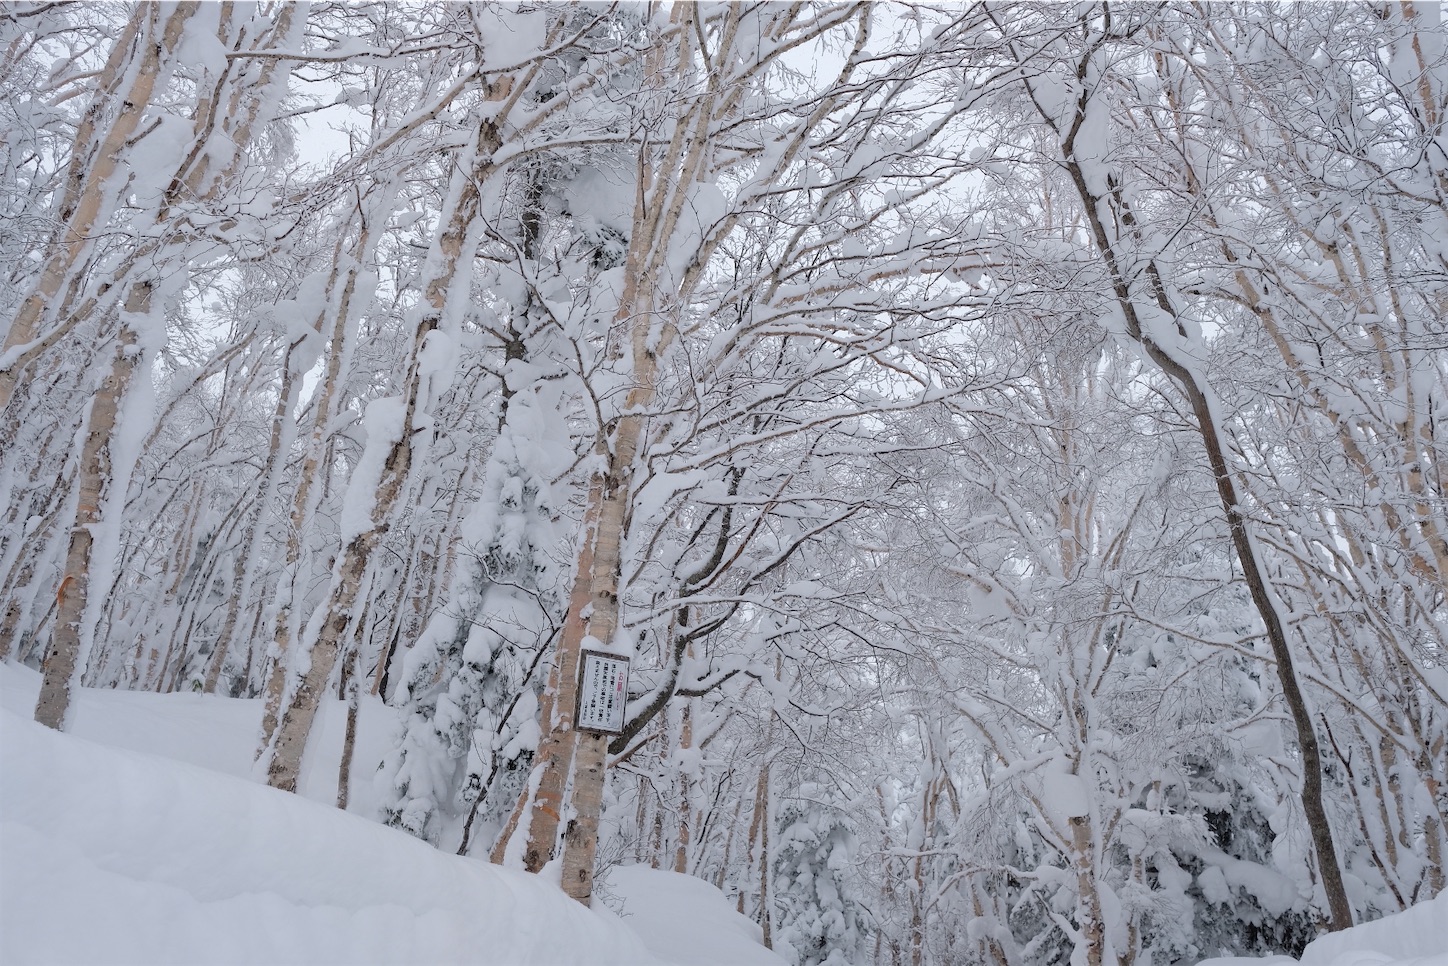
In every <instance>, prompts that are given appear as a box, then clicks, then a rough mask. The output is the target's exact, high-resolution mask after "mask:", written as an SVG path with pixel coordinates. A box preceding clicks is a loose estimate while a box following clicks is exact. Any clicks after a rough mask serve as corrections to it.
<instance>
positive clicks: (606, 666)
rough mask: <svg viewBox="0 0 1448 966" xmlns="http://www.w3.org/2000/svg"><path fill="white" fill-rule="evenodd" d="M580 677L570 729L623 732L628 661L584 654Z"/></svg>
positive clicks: (596, 653)
mask: <svg viewBox="0 0 1448 966" xmlns="http://www.w3.org/2000/svg"><path fill="white" fill-rule="evenodd" d="M581 677H582V679H583V680H582V681H581V682H580V683H579V686H578V712H577V714H575V715H574V721H575V722H577V723H576V724H575V725H574V727H575V728H577V729H578V730H579V731H599V732H603V733H605V734H611V735H616V734H618V733H619V732H621V731H623V706H624V703H625V702H626V701H627V700H628V658H624V657H619V656H618V655H616V654H604V653H602V652H601V651H584V652H583V670H582V672H581Z"/></svg>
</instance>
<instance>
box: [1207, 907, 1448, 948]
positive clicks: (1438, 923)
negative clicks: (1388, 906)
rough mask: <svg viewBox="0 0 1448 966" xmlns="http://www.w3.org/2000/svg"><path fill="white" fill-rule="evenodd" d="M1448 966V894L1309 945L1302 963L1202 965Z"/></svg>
mask: <svg viewBox="0 0 1448 966" xmlns="http://www.w3.org/2000/svg"><path fill="white" fill-rule="evenodd" d="M1299 962H1300V964H1301V966H1448V892H1445V893H1443V894H1441V895H1439V896H1438V898H1436V899H1432V900H1430V901H1428V902H1423V903H1419V904H1418V905H1416V906H1414V907H1413V908H1411V909H1409V910H1407V911H1406V912H1400V913H1398V914H1397V915H1396V916H1388V917H1386V918H1384V919H1379V920H1377V921H1376V922H1369V923H1364V924H1363V925H1361V926H1354V927H1353V928H1351V929H1344V930H1343V931H1342V932H1337V933H1329V934H1328V935H1326V936H1323V937H1321V938H1319V939H1315V940H1313V941H1312V942H1310V943H1308V944H1307V948H1306V949H1304V950H1303V951H1302V959H1301V960H1300V961H1299V960H1296V959H1291V958H1289V957H1287V956H1268V957H1265V958H1261V959H1252V958H1249V957H1240V956H1228V957H1223V958H1220V959H1207V960H1203V961H1202V962H1201V963H1199V964H1198V966H1297V964H1298V963H1299Z"/></svg>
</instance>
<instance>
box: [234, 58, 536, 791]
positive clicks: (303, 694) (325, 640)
mask: <svg viewBox="0 0 1448 966" xmlns="http://www.w3.org/2000/svg"><path fill="white" fill-rule="evenodd" d="M507 89H509V88H508V87H507V86H505V87H503V88H502V93H503V94H504V95H505V94H506V92H507ZM498 90H499V88H494V91H492V92H490V93H495V92H497V91H498ZM500 123H501V121H500V118H497V117H491V118H488V119H486V120H484V121H482V122H481V123H480V124H479V125H478V133H477V138H476V141H475V143H474V145H473V150H472V152H471V158H470V159H465V163H462V164H459V165H458V168H457V171H456V173H455V174H454V176H453V183H452V190H451V192H450V201H449V208H450V209H451V210H450V211H448V212H447V214H446V215H445V217H444V218H443V219H442V223H443V225H445V228H444V230H443V232H442V234H441V236H440V237H439V238H438V239H437V241H436V243H435V244H434V246H433V247H434V251H433V253H432V257H430V258H429V260H428V261H429V264H431V265H432V266H434V267H433V270H432V275H431V277H430V278H429V279H428V280H427V282H426V284H425V286H424V290H423V298H422V302H421V304H420V306H419V309H418V313H419V318H418V321H417V329H416V332H415V334H414V338H413V341H412V349H411V353H410V355H409V359H408V362H407V366H408V371H407V376H406V380H405V382H404V384H403V385H404V390H403V398H402V400H401V404H402V413H401V414H400V415H401V419H399V420H397V421H396V425H394V426H390V427H388V426H385V423H386V422H388V421H389V420H387V419H385V418H378V419H377V420H375V421H374V422H373V424H372V427H371V429H372V430H373V431H374V432H375V433H377V434H378V437H379V438H376V439H369V440H368V444H367V446H368V450H369V451H374V450H376V449H382V448H385V456H383V458H382V470H381V474H380V477H378V478H377V479H376V487H375V490H373V491H372V492H373V496H372V500H371V507H370V511H369V512H368V514H367V520H366V523H365V524H364V525H363V529H362V530H361V532H358V533H355V534H353V535H351V536H350V537H348V538H347V540H346V543H345V545H344V546H343V548H342V552H341V553H340V554H339V555H338V558H337V563H336V564H335V566H334V568H333V572H332V582H331V586H330V587H329V589H328V592H327V600H326V603H325V604H324V605H323V607H324V608H325V610H324V613H323V616H322V619H321V621H320V623H319V624H318V625H317V627H316V630H315V631H313V630H312V629H311V628H310V627H309V628H308V630H307V632H306V636H307V637H311V638H312V640H311V641H310V646H307V643H308V642H306V641H305V640H304V641H303V642H301V643H302V644H303V648H302V653H301V654H298V655H296V657H297V658H298V660H297V661H296V662H295V663H297V664H299V665H301V667H300V668H299V669H298V670H297V671H296V679H295V681H294V686H293V688H291V689H290V694H289V700H288V701H286V702H285V710H284V711H283V712H282V713H281V716H280V718H279V719H278V720H277V724H276V729H275V732H274V733H273V735H272V736H271V740H270V743H269V745H268V746H267V747H266V748H265V749H264V750H263V753H262V760H261V764H262V765H263V766H264V767H265V770H266V776H267V783H268V784H269V785H271V786H272V787H274V788H281V789H284V790H286V791H296V787H297V777H298V774H299V773H300V770H301V763H302V753H303V751H304V750H305V748H306V743H307V738H308V737H309V736H310V734H311V731H312V723H313V721H314V720H315V719H316V715H317V709H318V707H319V705H320V702H321V699H322V695H323V694H324V693H325V692H326V686H327V680H328V679H329V678H330V677H331V674H332V669H333V667H334V666H335V665H336V661H337V656H338V654H339V652H340V650H341V647H342V644H343V642H344V640H345V636H346V632H347V629H348V627H349V626H350V625H351V622H352V616H353V614H354V612H355V610H356V607H357V603H358V600H359V596H360V593H361V590H362V587H363V585H364V582H365V577H366V574H367V568H368V566H369V565H370V562H371V558H372V552H373V550H375V549H376V547H377V545H378V543H380V542H381V539H382V536H383V534H384V533H385V532H386V530H387V528H388V525H389V521H390V520H391V518H392V516H393V513H394V511H395V510H396V509H397V508H398V505H399V499H400V497H401V496H402V494H403V492H404V491H405V489H406V488H407V484H408V483H409V479H408V477H409V473H410V472H411V469H412V464H413V459H414V456H415V452H414V444H413V437H414V436H415V435H416V434H415V427H416V425H417V419H418V416H419V415H420V414H419V413H418V411H417V410H418V407H419V405H422V404H423V401H424V400H425V398H426V395H427V392H428V389H429V383H428V376H427V374H426V373H424V371H423V369H422V350H423V348H424V345H425V343H426V342H427V339H428V336H430V335H431V334H432V333H433V332H435V331H437V330H438V329H439V328H440V327H441V325H442V320H443V316H444V313H445V312H446V309H447V299H448V293H449V291H450V290H451V288H452V287H453V278H454V276H455V275H456V273H457V272H458V271H459V270H466V266H467V264H468V262H469V261H470V259H471V257H472V252H473V250H474V249H475V247H476V245H477V227H476V222H477V219H478V215H479V211H480V205H481V201H482V194H481V186H482V185H483V184H484V183H485V182H486V181H487V180H488V179H489V178H490V177H492V176H493V175H494V174H495V173H496V171H497V166H496V165H495V164H494V162H493V157H494V155H495V154H496V153H497V151H498V149H499V148H500V147H501V146H502V144H501V139H500V138H499V133H498V132H499V130H500V128H499V125H500ZM383 402H389V403H390V402H391V401H390V400H388V401H382V400H379V401H375V402H374V403H373V404H372V405H373V406H378V405H379V404H381V403H383ZM369 409H370V407H369ZM384 431H385V432H386V433H388V434H389V436H382V435H381V434H382V433H383V432H384ZM368 460H369V455H367V454H364V456H363V457H362V460H361V462H362V463H364V464H365V463H367V462H368ZM359 483H361V488H358V484H359ZM371 483H372V481H371V480H366V481H359V480H355V479H354V481H353V484H352V487H353V488H355V489H349V494H350V496H351V497H353V498H355V499H358V500H364V499H367V497H368V494H367V493H365V492H362V490H363V489H366V488H368V487H370V485H371ZM283 664H284V662H283V661H282V660H281V659H278V667H279V668H280V667H281V666H283ZM268 697H269V698H270V695H269V696H268Z"/></svg>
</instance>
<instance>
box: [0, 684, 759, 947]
mask: <svg viewBox="0 0 1448 966" xmlns="http://www.w3.org/2000/svg"><path fill="white" fill-rule="evenodd" d="M0 681H3V684H4V687H3V691H4V698H5V700H4V704H5V705H6V710H3V711H0V776H3V781H0V962H3V963H6V964H15V966H19V964H51V963H54V964H61V963H75V964H87V966H97V964H127V963H134V964H146V966H152V964H163V963H175V964H187V966H192V964H228V963H235V964H263V963H265V964H273V963H276V964H282V963H298V964H301V963H305V964H324V963H337V964H344V963H345V964H368V963H389V964H394V963H395V964H405V963H417V964H443V963H480V964H481V963H486V964H507V966H530V964H540V966H541V964H547V966H554V964H566V963H589V964H593V963H598V964H602V963H619V964H630V966H632V964H638V966H646V964H650V963H661V962H667V963H678V964H698V966H723V964H770V966H779V964H781V963H782V962H783V960H781V959H779V958H778V957H777V956H775V955H774V954H773V953H771V952H769V951H768V950H766V949H764V947H763V946H761V945H758V939H759V930H758V927H757V926H755V925H754V923H752V922H750V921H749V920H747V919H745V918H744V917H742V916H739V915H737V914H736V913H735V912H734V910H733V909H732V908H731V907H730V905H729V904H728V902H727V901H726V900H725V898H724V896H723V895H722V894H721V893H720V892H719V891H718V890H717V889H714V888H713V887H712V886H710V885H708V884H707V883H704V882H701V881H699V880H696V879H691V878H689V877H687V876H677V875H674V874H672V873H663V872H655V871H653V870H650V869H638V868H618V869H614V870H613V871H612V874H611V875H610V876H609V877H608V879H607V881H605V883H604V886H603V890H602V891H605V892H606V893H607V894H608V895H609V896H610V901H611V902H612V903H613V904H614V906H615V907H617V908H618V909H619V911H620V914H621V915H615V914H614V913H613V912H611V911H609V910H608V909H606V908H604V909H595V910H589V909H585V908H583V907H582V906H580V905H578V904H577V903H576V902H573V901H572V900H571V899H568V898H567V897H566V896H564V894H563V893H562V892H561V891H560V890H559V889H558V888H557V887H556V886H555V885H553V884H551V883H549V882H548V881H546V880H545V879H543V878H540V877H536V876H531V875H528V874H526V873H522V872H514V871H511V870H505V869H500V868H497V867H495V866H491V865H489V864H487V863H486V862H481V861H479V860H477V859H464V858H459V857H457V856H454V855H450V854H447V853H444V852H441V851H439V850H437V849H434V848H432V847H431V846H429V845H427V844H425V843H423V842H420V841H418V840H416V839H413V838H410V837H409V836H407V835H404V834H402V833H399V832H397V831H395V830H393V829H388V828H384V827H383V826H381V825H379V824H377V823H375V822H372V821H370V820H368V819H366V818H363V817H360V816H358V815H355V814H348V813H345V812H341V811H339V810H337V809H336V808H332V807H329V806H327V805H324V804H321V803H319V802H316V801H308V800H307V799H306V798H304V797H302V796H298V795H289V794H285V793H283V792H278V791H276V790H274V789H271V788H268V787H266V786H264V785H261V784H258V783H256V782H253V781H250V780H248V779H246V778H243V777H238V776H237V775H236V774H235V773H236V772H242V773H244V772H245V769H246V768H247V765H248V764H249V761H248V759H249V757H250V752H249V746H250V741H251V736H252V735H253V734H254V733H255V731H254V729H255V726H256V718H257V716H258V715H259V712H260V709H259V708H257V707H252V705H254V704H255V702H245V701H232V700H228V699H219V698H211V697H206V698H202V697H201V696H196V695H185V696H182V695H165V696H161V695H140V694H126V693H122V692H114V691H112V692H92V691H88V692H85V693H83V694H82V695H81V696H80V698H81V701H80V705H79V707H78V711H79V716H78V717H77V730H78V731H80V732H81V733H82V734H89V735H92V736H94V737H95V738H96V739H97V740H98V741H104V742H105V744H101V743H97V741H92V740H87V739H86V738H84V737H77V736H73V735H69V734H64V735H63V734H58V733H56V732H53V731H51V730H49V729H47V728H44V727H41V726H40V725H37V724H35V723H34V722H32V721H30V720H29V719H28V718H27V717H23V716H22V715H21V714H18V713H16V712H20V711H22V710H23V709H24V706H25V702H26V700H27V699H29V700H31V701H33V693H34V689H33V687H32V685H33V684H35V683H36V678H35V676H34V675H32V674H31V673H30V672H26V671H23V670H17V669H14V668H6V669H4V670H3V671H0ZM379 710H380V706H379ZM377 730H378V732H379V733H380V732H381V731H382V730H384V729H382V728H381V725H380V724H379V725H378V729H377ZM143 741H144V742H146V743H148V744H150V745H152V746H154V747H158V748H161V749H164V750H165V751H166V753H167V754H168V755H170V756H173V757H176V758H184V759H187V760H173V758H172V757H160V756H158V755H153V754H149V753H146V752H142V751H138V750H135V747H136V745H137V744H138V743H140V742H143ZM115 745H121V746H122V747H115ZM126 745H130V746H131V747H125V746H126ZM208 749H209V751H208ZM319 757H322V756H319ZM203 762H205V763H206V764H207V765H215V766H219V767H220V768H221V770H220V771H218V770H214V768H212V767H202V763H203ZM359 767H363V768H365V767H367V765H366V764H365V763H364V762H359ZM325 770H327V769H324V768H323V767H322V764H321V762H319V763H318V766H317V768H316V771H317V772H318V775H317V778H316V781H317V783H318V785H319V786H320V785H321V784H324V782H323V781H322V776H321V773H322V772H323V771H325ZM331 770H332V771H333V772H335V765H332V768H331ZM228 771H229V772H232V773H233V774H226V773H225V772H228ZM332 788H333V789H335V777H333V778H332ZM317 791H318V792H319V793H320V794H318V796H317V797H319V798H324V796H325V795H327V794H330V791H328V790H327V789H323V788H321V787H318V788H317Z"/></svg>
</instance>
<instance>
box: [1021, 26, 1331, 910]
mask: <svg viewBox="0 0 1448 966" xmlns="http://www.w3.org/2000/svg"><path fill="white" fill-rule="evenodd" d="M1097 53H1098V50H1097V48H1095V47H1093V48H1090V49H1088V50H1087V52H1086V53H1085V54H1084V55H1083V58H1082V60H1081V62H1080V64H1079V65H1078V77H1079V78H1082V79H1084V78H1085V77H1086V76H1087V69H1088V66H1089V62H1090V60H1091V59H1092V58H1093V57H1094V56H1095V55H1096V54H1097ZM1032 96H1033V97H1034V96H1035V94H1034V91H1032ZM1090 97H1091V91H1090V89H1089V88H1088V87H1087V86H1086V85H1084V84H1083V85H1082V88H1081V92H1080V94H1079V97H1078V102H1077V104H1076V110H1075V113H1074V116H1073V119H1072V121H1071V123H1070V125H1069V127H1068V128H1067V129H1066V130H1064V131H1062V130H1058V131H1057V133H1058V134H1059V135H1060V136H1061V153H1062V160H1063V162H1064V164H1065V167H1066V171H1067V173H1068V175H1069V176H1070V178H1071V180H1072V183H1073V185H1074V186H1075V188H1076V192H1077V194H1078V196H1079V197H1080V199H1081V204H1082V207H1083V208H1084V209H1085V214H1086V218H1087V222H1088V224H1089V225H1090V228H1091V233H1092V238H1093V241H1094V242H1095V243H1096V247H1097V249H1098V251H1099V253H1100V255H1101V257H1102V259H1103V260H1104V262H1105V264H1106V269H1107V272H1108V275H1109V277H1110V279H1111V284H1112V288H1113V295H1114V297H1115V300H1116V303H1117V307H1118V308H1119V309H1120V310H1121V313H1122V315H1123V316H1124V318H1125V321H1126V328H1127V332H1128V334H1129V335H1130V336H1131V338H1132V339H1134V340H1135V341H1136V342H1137V343H1138V344H1140V345H1141V346H1142V348H1143V349H1145V350H1146V353H1147V355H1148V357H1150V359H1151V360H1152V362H1154V363H1155V364H1156V365H1157V367H1158V368H1160V369H1161V370H1162V372H1164V373H1166V375H1167V376H1168V377H1170V378H1171V380H1172V381H1173V382H1174V383H1176V384H1177V386H1178V388H1179V389H1180V390H1181V391H1182V393H1183V394H1184V395H1185V396H1186V398H1187V402H1188V404H1189V405H1190V406H1191V410H1192V415H1193V417H1194V419H1195V422H1196V428H1197V432H1198V434H1199V435H1200V436H1201V439H1202V443H1203V446H1204V448H1205V449H1206V454H1207V462H1208V464H1209V466H1210V468H1211V471H1212V477H1213V479H1214V480H1215V482H1216V486H1217V495H1218V497H1219V499H1220V501H1221V504H1222V511H1223V514H1224V516H1225V517H1226V521H1227V529H1228V531H1229V533H1230V536H1231V540H1232V546H1233V548H1234V549H1235V551H1236V556H1237V560H1238V563H1239V564H1240V566H1241V567H1242V574H1243V577H1244V579H1245V581H1246V584H1247V589H1248V592H1249V593H1250V595H1251V597H1252V603H1253V604H1254V605H1255V607H1256V610H1257V614H1258V616H1259V618H1260V619H1261V621H1262V624H1263V626H1264V627H1265V629H1266V632H1267V640H1268V643H1269V645H1270V646H1271V649H1272V656H1273V664H1274V669H1275V671H1276V673H1277V679H1278V682H1279V684H1280V685H1281V687H1282V696H1283V699H1284V701H1285V702H1286V704H1287V708H1288V712H1289V714H1290V715H1291V718H1292V724H1293V728H1294V730H1295V732H1296V737H1297V742H1298V747H1299V749H1300V750H1301V752H1302V773H1303V774H1302V792H1301V799H1302V807H1303V812H1304V813H1305V815H1306V818H1307V825H1308V831H1309V833H1310V835H1311V838H1312V843H1313V849H1314V851H1315V853H1316V857H1317V866H1318V874H1319V876H1320V877H1321V881H1322V886H1323V890H1324V892H1325V893H1326V896H1327V902H1328V907H1329V910H1330V914H1331V919H1332V926H1331V928H1332V929H1334V930H1337V929H1346V928H1348V927H1349V926H1351V925H1352V906H1351V904H1350V903H1349V902H1348V898H1347V890H1346V887H1345V886H1344V883H1343V878H1342V865H1341V863H1340V861H1339V859H1338V855H1337V848H1336V846H1335V845H1334V843H1333V838H1332V825H1331V823H1330V822H1329V821H1328V817H1327V808H1326V805H1325V804H1324V801H1323V789H1322V752H1321V747H1320V745H1319V743H1318V739H1317V732H1316V730H1315V729H1314V727H1313V722H1312V712H1311V710H1310V709H1309V707H1308V703H1307V697H1306V695H1304V694H1303V691H1302V686H1301V684H1300V682H1299V681H1298V676H1297V671H1296V668H1295V666H1294V663H1293V655H1292V648H1291V645H1290V644H1289V643H1288V641H1287V632H1286V629H1285V627H1284V626H1283V621H1282V616H1281V607H1280V605H1279V602H1278V600H1277V597H1276V593H1275V592H1274V590H1273V589H1272V587H1271V585H1270V583H1269V582H1268V580H1267V576H1266V574H1265V573H1264V572H1263V568H1262V562H1261V558H1260V555H1259V553H1258V550H1257V546H1256V541H1255V539H1254V537H1253V535H1252V531H1251V529H1250V527H1249V525H1248V521H1247V517H1246V514H1245V513H1244V511H1243V506H1242V502H1241V498H1240V496H1239V494H1238V492H1237V485H1236V480H1235V477H1234V476H1233V473H1232V469H1231V466H1230V465H1229V464H1228V462H1227V456H1226V450H1225V447H1224V445H1223V441H1222V430H1221V421H1220V420H1219V419H1218V416H1217V413H1216V412H1215V411H1214V408H1215V407H1214V406H1213V403H1212V399H1211V398H1210V397H1209V395H1208V389H1207V387H1206V386H1205V385H1203V381H1202V379H1201V377H1200V376H1199V374H1198V373H1197V372H1196V371H1195V369H1194V368H1193V367H1191V366H1190V365H1188V364H1186V363H1184V362H1183V361H1182V360H1181V359H1179V358H1178V357H1177V355H1176V353H1175V352H1174V351H1173V349H1172V347H1170V346H1168V345H1163V344H1162V343H1161V341H1159V340H1160V339H1161V338H1162V335H1161V334H1160V333H1157V332H1155V331H1152V330H1149V329H1147V328H1145V327H1143V325H1142V320H1141V314H1140V313H1139V312H1138V304H1137V298H1138V296H1137V293H1136V292H1135V291H1134V288H1133V281H1132V279H1131V278H1130V277H1129V276H1128V274H1127V269H1126V267H1125V266H1126V265H1127V264H1128V262H1127V261H1126V260H1125V258H1124V256H1123V255H1122V254H1121V253H1120V252H1119V250H1118V248H1119V239H1117V238H1115V237H1113V235H1112V233H1111V231H1110V230H1109V229H1108V228H1107V226H1106V223H1105V220H1104V218H1103V210H1107V211H1111V212H1113V213H1114V214H1115V216H1116V224H1117V225H1119V226H1120V227H1121V228H1122V229H1123V230H1124V231H1125V232H1132V231H1135V230H1136V227H1137V222H1136V219H1135V215H1134V214H1133V212H1132V209H1131V206H1130V205H1129V204H1128V202H1127V200H1126V198H1125V196H1124V195H1123V194H1122V193H1121V192H1120V191H1119V190H1113V189H1112V187H1110V186H1108V189H1107V190H1106V191H1104V192H1102V191H1097V190H1093V189H1092V187H1091V183H1090V181H1089V180H1088V178H1087V176H1086V172H1085V169H1084V164H1085V162H1083V161H1082V160H1081V158H1079V157H1078V155H1077V151H1076V140H1077V136H1078V134H1079V133H1080V131H1081V128H1082V125H1083V123H1084V122H1085V119H1086V112H1087V105H1088V102H1089V100H1090ZM1041 115H1042V117H1045V118H1047V120H1048V123H1050V124H1052V126H1053V127H1054V126H1055V122H1054V121H1053V120H1051V115H1050V112H1049V111H1046V110H1044V109H1042V110H1041ZM1145 275H1146V279H1145V284H1146V285H1147V287H1148V290H1149V292H1150V295H1149V298H1150V300H1151V301H1152V302H1154V303H1155V304H1153V305H1151V306H1150V309H1151V311H1153V312H1161V313H1165V316H1166V317H1167V318H1168V319H1170V320H1172V324H1173V325H1176V326H1178V328H1179V322H1178V321H1177V320H1179V319H1180V318H1181V314H1180V313H1179V312H1178V311H1177V310H1176V306H1175V305H1174V304H1173V303H1172V300H1171V296H1170V294H1169V293H1168V292H1167V290H1166V286H1165V285H1164V284H1163V282H1162V280H1161V277H1160V274H1159V271H1158V269H1157V267H1156V265H1155V263H1154V262H1151V261H1148V262H1147V263H1146V268H1145ZM1138 281H1140V280H1138ZM1178 335H1179V336H1180V337H1181V338H1185V336H1184V335H1181V333H1180V331H1179V332H1178Z"/></svg>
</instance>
